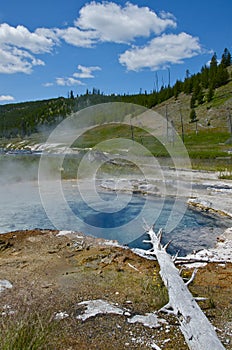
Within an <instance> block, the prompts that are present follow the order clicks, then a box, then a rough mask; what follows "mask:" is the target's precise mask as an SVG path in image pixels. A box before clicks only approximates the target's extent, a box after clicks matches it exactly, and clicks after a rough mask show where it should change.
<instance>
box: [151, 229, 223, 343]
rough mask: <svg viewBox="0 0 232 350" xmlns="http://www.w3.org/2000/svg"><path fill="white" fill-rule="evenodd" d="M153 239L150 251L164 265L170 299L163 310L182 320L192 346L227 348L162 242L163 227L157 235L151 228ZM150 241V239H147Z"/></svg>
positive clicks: (181, 323) (164, 277) (181, 327)
mask: <svg viewBox="0 0 232 350" xmlns="http://www.w3.org/2000/svg"><path fill="white" fill-rule="evenodd" d="M148 235H149V236H150V241H149V243H151V244H152V249H151V250H150V251H149V252H148V254H151V255H155V256H156V258H157V261H158V263H159V266H160V275H161V278H162V280H163V282H164V284H165V286H166V288H167V290H168V295H169V302H168V304H167V305H165V306H164V307H163V308H162V309H161V310H160V311H163V312H167V313H172V314H174V315H175V316H176V317H177V318H178V319H179V322H180V329H181V332H182V333H183V335H184V337H185V341H186V343H187V344H188V346H189V349H191V350H212V349H213V350H219V349H225V348H224V346H223V345H222V343H221V342H220V340H219V339H218V337H217V334H216V332H215V329H214V327H213V326H212V324H211V323H210V322H209V320H208V319H207V317H206V316H205V314H204V313H203V312H202V310H201V308H200V307H199V305H198V304H197V302H196V300H195V299H194V298H193V296H192V294H191V293H190V291H189V290H188V288H187V285H188V284H189V283H190V282H192V280H193V278H194V275H195V273H196V271H195V272H194V274H193V276H192V278H191V279H190V281H189V282H187V285H186V284H185V283H184V281H183V279H182V278H181V276H180V273H179V270H178V269H177V268H176V267H175V264H174V260H175V259H176V257H173V258H172V257H171V256H170V255H169V254H168V253H167V252H166V246H165V247H163V246H162V245H161V239H162V230H160V231H159V233H158V234H157V235H156V234H155V232H154V231H153V229H149V230H148ZM146 242H148V241H146Z"/></svg>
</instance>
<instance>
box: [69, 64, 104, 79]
mask: <svg viewBox="0 0 232 350" xmlns="http://www.w3.org/2000/svg"><path fill="white" fill-rule="evenodd" d="M77 69H78V70H79V71H80V72H77V73H74V74H73V76H74V77H75V78H81V79H86V78H94V75H93V74H92V72H94V71H97V70H101V68H100V67H98V66H92V67H85V66H82V65H80V64H79V65H78V66H77Z"/></svg>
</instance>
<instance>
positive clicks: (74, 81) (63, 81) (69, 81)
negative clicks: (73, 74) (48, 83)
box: [56, 78, 85, 86]
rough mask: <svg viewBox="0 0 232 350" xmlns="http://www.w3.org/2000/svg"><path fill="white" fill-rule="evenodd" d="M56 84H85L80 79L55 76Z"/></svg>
mask: <svg viewBox="0 0 232 350" xmlns="http://www.w3.org/2000/svg"><path fill="white" fill-rule="evenodd" d="M56 84H57V85H59V86H73V85H85V84H84V83H82V81H80V80H77V79H74V78H56Z"/></svg>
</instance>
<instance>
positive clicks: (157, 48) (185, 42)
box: [119, 33, 201, 71]
mask: <svg viewBox="0 0 232 350" xmlns="http://www.w3.org/2000/svg"><path fill="white" fill-rule="evenodd" d="M199 53H201V46H200V44H199V39H198V38H196V37H192V36H191V35H189V34H186V33H180V34H163V35H162V36H160V37H157V38H154V39H153V40H151V41H150V43H149V44H148V45H146V46H144V47H136V46H135V47H133V48H132V49H129V50H127V51H125V52H124V53H123V54H121V55H120V56H119V62H120V63H121V64H122V65H124V66H126V67H127V69H128V70H133V71H138V70H141V69H143V68H149V69H151V70H157V69H162V68H165V67H167V66H169V65H170V64H180V63H183V60H184V59H186V58H190V57H193V56H196V55H198V54H199Z"/></svg>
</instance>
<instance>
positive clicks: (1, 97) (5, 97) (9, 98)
mask: <svg viewBox="0 0 232 350" xmlns="http://www.w3.org/2000/svg"><path fill="white" fill-rule="evenodd" d="M0 101H1V102H2V101H14V97H13V96H10V95H0Z"/></svg>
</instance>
